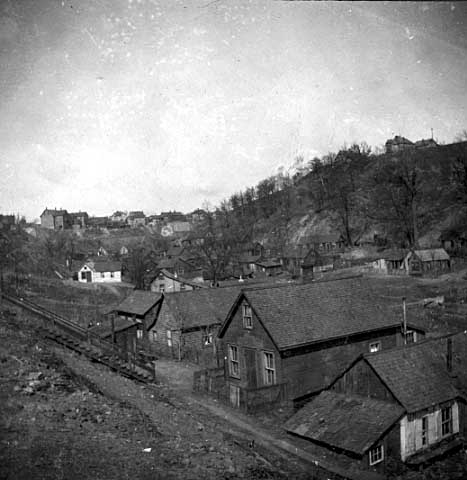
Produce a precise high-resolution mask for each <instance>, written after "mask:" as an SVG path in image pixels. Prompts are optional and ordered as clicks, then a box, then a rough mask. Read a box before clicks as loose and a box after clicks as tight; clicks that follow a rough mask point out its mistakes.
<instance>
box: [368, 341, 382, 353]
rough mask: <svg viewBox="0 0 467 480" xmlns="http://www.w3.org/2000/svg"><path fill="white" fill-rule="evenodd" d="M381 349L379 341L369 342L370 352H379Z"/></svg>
mask: <svg viewBox="0 0 467 480" xmlns="http://www.w3.org/2000/svg"><path fill="white" fill-rule="evenodd" d="M380 350H381V342H374V343H370V352H371V353H373V352H379V351H380Z"/></svg>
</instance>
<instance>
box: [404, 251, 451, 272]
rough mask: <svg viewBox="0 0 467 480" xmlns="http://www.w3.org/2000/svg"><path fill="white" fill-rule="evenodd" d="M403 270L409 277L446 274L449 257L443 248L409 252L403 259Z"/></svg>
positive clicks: (449, 266)
mask: <svg viewBox="0 0 467 480" xmlns="http://www.w3.org/2000/svg"><path fill="white" fill-rule="evenodd" d="M404 268H405V270H406V272H407V273H408V274H409V275H422V274H424V273H433V274H437V273H442V272H447V271H449V270H450V269H451V257H450V256H449V254H448V253H447V252H446V250H444V248H431V249H426V250H411V251H410V252H409V253H408V254H407V255H406V257H405V258H404Z"/></svg>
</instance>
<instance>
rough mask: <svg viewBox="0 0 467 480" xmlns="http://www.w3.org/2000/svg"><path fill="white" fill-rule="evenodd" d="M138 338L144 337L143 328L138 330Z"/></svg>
mask: <svg viewBox="0 0 467 480" xmlns="http://www.w3.org/2000/svg"><path fill="white" fill-rule="evenodd" d="M136 338H138V339H141V338H143V330H141V328H138V330H136Z"/></svg>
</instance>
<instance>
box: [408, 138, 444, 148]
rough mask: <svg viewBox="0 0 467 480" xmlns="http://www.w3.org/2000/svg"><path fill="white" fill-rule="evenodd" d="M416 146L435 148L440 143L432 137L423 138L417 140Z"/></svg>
mask: <svg viewBox="0 0 467 480" xmlns="http://www.w3.org/2000/svg"><path fill="white" fill-rule="evenodd" d="M414 146H415V148H433V147H438V146H439V145H438V144H437V143H436V142H435V141H434V140H433V139H432V138H422V139H421V140H417V141H416V142H415V144H414Z"/></svg>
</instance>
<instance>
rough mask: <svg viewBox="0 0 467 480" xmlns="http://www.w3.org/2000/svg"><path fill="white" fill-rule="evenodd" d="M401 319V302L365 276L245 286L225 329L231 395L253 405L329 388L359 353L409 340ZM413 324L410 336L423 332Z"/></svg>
mask: <svg viewBox="0 0 467 480" xmlns="http://www.w3.org/2000/svg"><path fill="white" fill-rule="evenodd" d="M401 325H402V309H401V311H400V312H397V311H396V310H395V309H394V308H393V306H392V305H388V304H387V302H381V303H379V302H378V296H377V295H376V293H374V292H372V289H371V285H370V284H369V282H368V281H366V280H365V279H363V278H361V277H360V278H346V279H342V280H335V281H323V282H315V283H310V284H303V285H286V286H272V287H262V288H253V287H252V288H245V289H243V290H242V292H241V293H240V294H239V296H238V297H237V299H236V301H235V302H234V303H233V306H232V308H231V309H230V312H229V314H228V315H227V317H226V320H225V322H224V324H223V326H222V328H221V330H220V332H219V338H220V339H221V341H222V344H223V346H224V355H225V358H226V359H227V360H226V379H227V384H228V389H229V396H230V401H231V403H232V404H233V405H235V406H239V407H245V408H247V409H248V408H250V407H252V408H256V407H259V406H260V405H261V404H262V403H268V402H271V403H275V402H277V401H279V400H281V401H283V400H288V401H290V400H294V401H296V402H299V401H300V400H302V398H306V397H307V396H309V395H314V394H316V393H317V392H319V391H321V390H323V389H324V388H325V387H326V386H327V385H328V384H329V383H330V381H331V380H332V379H333V378H334V377H335V376H336V375H337V374H338V373H339V372H340V371H342V369H343V368H345V366H346V365H348V363H349V362H350V361H351V360H352V359H353V358H355V357H356V356H357V355H358V354H360V353H364V352H368V351H375V350H381V349H383V350H386V349H389V348H393V347H395V346H397V345H400V344H402V343H403V342H404V338H403V335H402V328H401ZM408 328H409V332H410V337H409V338H410V340H411V341H416V340H418V339H420V338H422V337H423V336H424V331H423V330H422V329H421V328H418V327H416V326H412V325H409V326H408ZM258 392H259V393H258ZM249 397H251V398H254V402H255V405H254V407H253V406H251V405H250V404H249V401H248V398H249Z"/></svg>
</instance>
